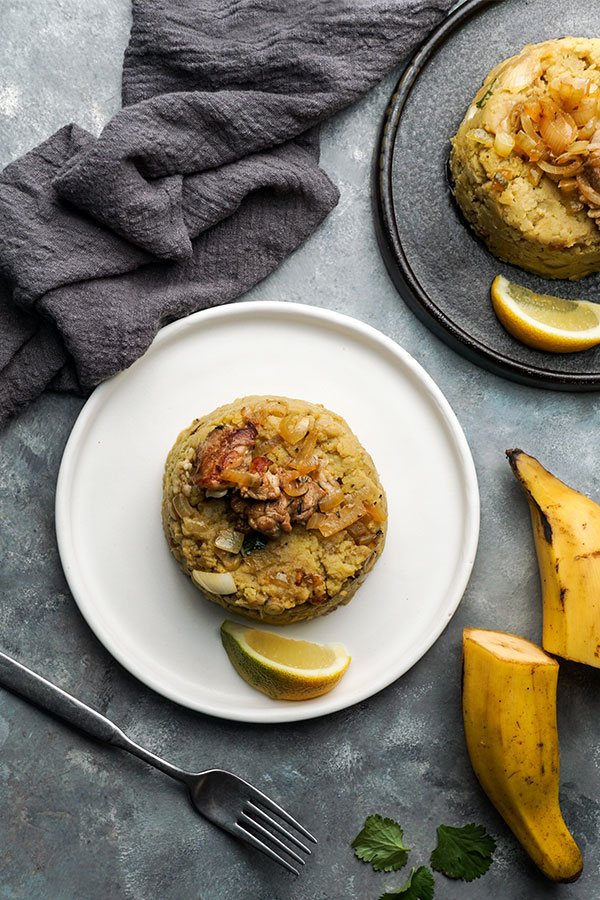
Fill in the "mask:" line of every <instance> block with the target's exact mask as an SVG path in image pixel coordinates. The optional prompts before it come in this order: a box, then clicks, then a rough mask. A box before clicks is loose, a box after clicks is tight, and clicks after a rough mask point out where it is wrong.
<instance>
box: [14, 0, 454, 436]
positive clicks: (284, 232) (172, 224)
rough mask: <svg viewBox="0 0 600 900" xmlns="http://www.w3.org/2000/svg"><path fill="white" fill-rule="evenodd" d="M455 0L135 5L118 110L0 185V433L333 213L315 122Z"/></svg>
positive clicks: (252, 272) (274, 259) (361, 89)
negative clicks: (98, 127)
mask: <svg viewBox="0 0 600 900" xmlns="http://www.w3.org/2000/svg"><path fill="white" fill-rule="evenodd" d="M450 5H451V0H303V2H298V0H133V27H132V31H131V37H130V42H129V46H128V48H127V50H126V53H125V61H124V68H123V104H124V108H123V109H122V110H121V111H120V112H119V113H117V115H116V116H115V117H114V118H113V119H112V120H111V121H110V122H109V123H108V124H107V125H106V127H105V128H104V130H103V131H102V133H101V134H100V136H99V137H98V138H96V137H94V136H93V135H91V134H89V133H88V132H87V131H84V130H83V129H82V128H79V127H78V126H77V125H68V126H66V127H65V128H62V129H61V130H60V131H58V132H56V134H54V135H52V136H51V137H50V138H48V140H46V141H45V142H44V143H43V144H41V145H40V146H39V147H37V148H35V149H34V150H32V151H31V152H30V153H27V154H26V155H25V156H24V157H22V158H21V159H18V160H16V161H15V162H13V163H11V164H10V165H9V166H7V168H6V169H5V170H4V172H3V173H2V174H1V175H0V424H3V423H4V422H6V420H7V419H8V418H9V417H10V416H11V415H13V414H14V413H15V412H17V411H18V410H19V409H20V408H21V407H23V406H24V405H25V404H27V403H28V402H29V401H30V400H32V399H33V398H35V397H36V396H37V395H38V394H39V393H41V392H42V391H43V390H44V389H45V388H47V387H49V388H51V389H57V390H76V391H80V392H82V393H85V392H88V391H90V390H91V389H92V388H94V387H95V386H96V385H97V384H99V383H100V382H101V381H103V380H104V379H105V378H107V377H109V376H110V375H113V374H114V373H116V372H118V371H120V370H121V369H123V368H125V367H127V366H129V365H130V364H131V363H132V362H133V361H134V360H135V359H136V358H137V357H139V356H140V355H141V354H142V353H143V352H144V351H145V350H146V348H147V347H148V345H149V344H150V342H151V341H152V338H153V337H154V335H155V334H156V331H157V330H158V329H159V328H160V327H161V326H162V325H164V324H165V323H167V322H170V321H172V320H174V319H177V318H180V317H181V316H185V315H188V314H189V313H191V312H194V311H196V310H200V309H205V308H206V307H209V306H214V305H216V304H218V303H225V302H227V301H229V300H232V299H234V298H235V297H238V296H239V295H240V294H242V293H243V292H244V291H246V290H247V289H248V288H250V287H251V286H252V285H253V284H255V283H256V282H257V281H259V280H260V279H261V278H264V277H265V276H266V275H267V274H268V273H269V272H271V271H272V270H273V269H274V268H275V267H276V266H277V265H278V264H279V263H280V262H281V261H282V260H283V259H284V258H285V257H286V256H287V255H288V254H289V253H291V252H292V251H293V250H294V249H295V248H296V247H298V246H299V245H300V244H301V243H302V242H303V241H304V240H305V239H306V238H307V237H308V236H309V235H310V234H311V233H312V232H313V231H314V230H315V229H316V228H317V226H318V225H319V224H320V223H321V222H322V220H323V219H324V218H325V216H326V215H327V214H328V213H329V212H330V210H331V209H332V208H333V207H334V206H335V204H336V202H337V199H338V192H337V189H336V188H335V186H334V185H333V184H332V183H331V181H330V180H329V179H328V177H327V175H326V174H325V173H324V172H323V171H322V170H321V169H320V168H319V164H318V160H319V143H318V131H317V126H318V125H319V123H320V122H322V121H323V120H324V119H326V118H328V117H329V116H331V115H332V114H333V113H335V112H337V111H338V110H340V109H342V108H343V107H345V106H347V105H348V104H350V103H352V102H353V101H354V100H356V99H357V98H358V97H360V96H361V95H362V94H364V93H365V92H366V91H368V90H369V88H371V87H372V86H373V85H374V84H375V83H376V82H377V81H378V80H379V79H381V77H382V76H383V75H384V74H385V73H386V72H387V71H389V70H390V69H391V68H393V67H394V66H395V65H397V64H398V62H399V61H400V60H401V59H402V58H403V57H405V56H406V55H407V54H408V53H409V52H410V51H411V50H412V49H413V48H414V47H415V45H416V44H417V43H418V42H419V41H420V40H421V39H422V38H423V37H424V36H425V34H426V33H427V31H428V30H429V29H430V28H431V27H432V26H433V25H434V24H435V23H436V22H437V21H438V20H439V19H440V18H441V16H442V14H443V13H444V12H445V11H446V10H447V9H448V7H449V6H450Z"/></svg>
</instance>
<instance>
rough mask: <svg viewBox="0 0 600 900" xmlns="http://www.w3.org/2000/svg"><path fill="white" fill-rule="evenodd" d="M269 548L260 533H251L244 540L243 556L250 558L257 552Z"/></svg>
mask: <svg viewBox="0 0 600 900" xmlns="http://www.w3.org/2000/svg"><path fill="white" fill-rule="evenodd" d="M266 546H267V539H266V537H263V536H262V534H259V533H258V531H251V532H250V533H249V534H247V535H246V537H245V538H244V543H243V544H242V556H250V554H251V553H254V551H255V550H262V549H263V547H266Z"/></svg>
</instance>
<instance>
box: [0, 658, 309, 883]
mask: <svg viewBox="0 0 600 900" xmlns="http://www.w3.org/2000/svg"><path fill="white" fill-rule="evenodd" d="M0 683H1V684H3V685H4V686H5V687H8V688H10V690H12V691H14V692H15V693H17V694H19V695H20V696H22V697H24V698H25V699H26V700H30V701H31V702H32V703H35V704H36V705H37V706H40V707H42V708H43V709H46V710H48V711H49V712H51V713H53V714H54V715H56V716H59V717H60V718H61V719H64V720H65V721H66V722H68V723H69V724H70V725H74V726H75V727H76V728H78V729H79V730H80V731H83V732H84V733H85V734H88V735H90V736H91V737H94V738H96V739H97V740H99V741H102V742H103V743H105V744H112V745H113V746H115V747H120V749H121V750H127V752H128V753H133V755H134V756H139V758H140V759H143V760H144V762H147V763H149V764H150V765H151V766H154V767H155V768H156V769H160V771H161V772H165V774H166V775H170V776H171V778H174V779H175V780H176V781H181V782H183V784H185V785H186V787H187V789H188V791H189V795H190V798H191V801H192V804H193V805H194V807H195V809H196V810H197V811H198V812H199V813H200V814H201V815H203V816H204V817H205V818H207V819H209V820H210V821H211V822H214V824H215V825H219V826H220V827H221V828H224V829H225V831H229V832H230V833H231V834H234V835H235V836H236V837H238V838H242V840H244V841H247V842H248V843H249V844H251V845H252V846H253V847H255V848H256V849H257V850H260V851H261V853H265V854H266V855H267V856H269V857H270V858H271V859H273V860H275V862H278V863H279V865H281V866H283V867H284V869H288V871H290V872H293V873H294V874H295V875H298V874H299V872H298V869H297V868H295V866H293V865H292V864H291V863H290V862H289V861H288V859H287V858H286V857H289V858H290V859H292V860H294V861H295V862H296V863H298V864H300V865H304V863H305V859H304V857H303V856H301V855H300V853H299V852H298V851H301V852H302V853H305V854H310V852H311V851H310V848H309V847H308V846H307V845H306V843H305V842H304V841H303V840H300V837H299V835H300V836H301V837H303V838H304V839H305V840H307V841H312V842H313V843H315V844H316V843H317V839H316V838H315V837H313V836H312V834H311V833H310V832H309V831H307V830H306V828H304V827H303V826H302V825H300V823H299V822H297V821H296V819H294V818H292V816H290V814H289V813H287V812H286V811H285V809H282V807H281V806H279V805H278V804H277V803H274V802H273V800H271V799H270V798H269V797H267V796H266V794H263V793H262V791H259V790H257V788H255V787H253V785H251V784H248V782H247V781H244V780H243V779H242V778H238V776H237V775H233V774H232V773H231V772H225V771H223V770H222V769H210V770H209V771H207V772H198V773H192V772H185V771H184V770H183V769H179V768H178V767H177V766H174V765H172V764H171V763H169V762H166V760H164V759H161V758H160V757H159V756H155V755H154V753H150V751H149V750H145V749H144V747H140V746H139V745H138V744H136V743H134V742H133V741H132V740H130V738H128V737H127V735H126V734H125V733H124V732H123V731H121V729H120V728H117V726H116V725H115V724H114V723H113V722H111V721H110V719H107V718H106V717H105V716H103V715H101V714H100V713H99V712H96V710H94V709H92V708H91V707H89V706H86V705H85V703H82V702H81V700H77V698H76V697H73V696H72V695H71V694H68V693H67V692H66V691H63V690H62V688H59V687H57V686H56V685H55V684H52V682H50V681H47V680H46V679H45V678H42V676H41V675H37V674H36V673H35V672H32V670H31V669H28V668H27V667H26V666H23V665H22V664H21V663H19V662H17V661H16V660H14V659H11V657H10V656H6V654H4V653H0ZM286 826H289V827H286ZM292 829H293V830H292ZM286 841H287V843H286ZM282 854H285V856H284V855H282Z"/></svg>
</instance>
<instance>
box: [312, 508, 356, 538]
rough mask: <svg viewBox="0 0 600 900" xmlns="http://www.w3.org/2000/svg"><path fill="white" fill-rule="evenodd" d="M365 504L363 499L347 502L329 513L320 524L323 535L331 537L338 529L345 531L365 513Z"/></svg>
mask: <svg viewBox="0 0 600 900" xmlns="http://www.w3.org/2000/svg"><path fill="white" fill-rule="evenodd" d="M365 512H366V509H365V505H364V503H363V502H362V501H361V500H358V501H357V502H356V503H347V504H345V505H344V506H341V507H339V508H338V509H336V510H334V511H333V512H330V513H327V515H326V516H325V518H324V520H323V522H321V524H320V525H319V531H320V532H321V534H322V535H323V537H331V536H332V535H333V534H337V533H338V531H343V530H344V528H347V527H348V525H352V524H353V523H354V522H358V520H359V519H361V518H362V517H363V516H364V515H365Z"/></svg>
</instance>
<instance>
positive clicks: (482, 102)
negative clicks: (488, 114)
mask: <svg viewBox="0 0 600 900" xmlns="http://www.w3.org/2000/svg"><path fill="white" fill-rule="evenodd" d="M497 80H498V79H497V78H494V80H493V81H492V83H491V84H490V86H489V88H488V89H487V91H486V92H485V94H484V95H483V97H482V98H481V100H478V101H477V103H476V104H475V106H476V107H477V108H478V109H482V108H483V107H484V106H485V104H486V102H487V101H488V100H489V99H490V97H491V96H492V88H493V87H494V85H495V84H496V81H497Z"/></svg>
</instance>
